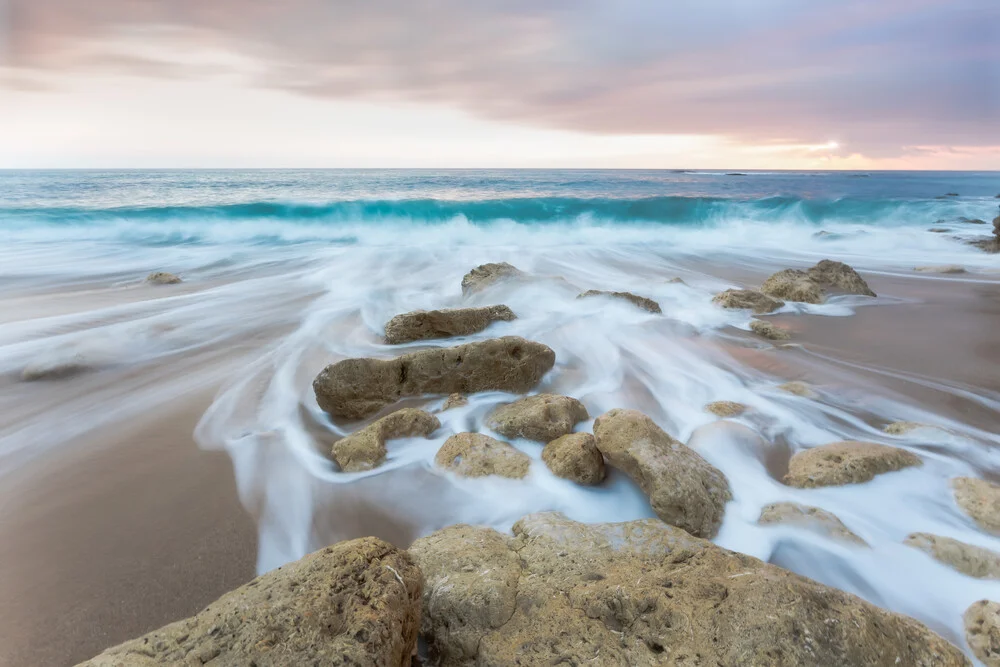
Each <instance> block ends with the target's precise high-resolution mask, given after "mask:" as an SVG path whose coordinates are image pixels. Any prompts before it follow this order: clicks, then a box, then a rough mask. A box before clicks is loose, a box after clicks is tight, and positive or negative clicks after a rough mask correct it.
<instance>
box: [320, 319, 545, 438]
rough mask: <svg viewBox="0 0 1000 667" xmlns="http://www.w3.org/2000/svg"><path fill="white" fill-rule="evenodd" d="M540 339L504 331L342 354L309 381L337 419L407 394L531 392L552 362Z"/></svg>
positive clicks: (375, 408) (374, 409)
mask: <svg viewBox="0 0 1000 667" xmlns="http://www.w3.org/2000/svg"><path fill="white" fill-rule="evenodd" d="M555 361H556V355H555V352H553V351H552V350H551V349H550V348H548V347H546V346H545V345H542V344H541V343H534V342H532V341H529V340H525V339H523V338H519V337H517V336H505V337H503V338H494V339H491V340H484V341H479V342H475V343H467V344H465V345H458V346H456V347H448V348H435V349H431V350H422V351H420V352H412V353H410V354H404V355H402V356H400V357H396V358H395V359H371V358H363V359H344V360H343V361H338V362H337V363H335V364H331V365H329V366H327V367H326V368H324V369H323V370H322V371H321V372H320V373H319V375H317V376H316V379H315V380H313V390H314V391H315V393H316V401H317V403H319V407H321V408H322V409H323V410H325V411H326V412H328V413H329V414H330V415H332V416H333V417H336V418H339V419H364V418H365V417H369V416H371V415H373V414H375V413H376V412H378V411H379V410H381V409H382V408H384V407H385V406H387V405H391V404H393V403H395V402H396V401H397V400H399V399H400V398H403V397H406V396H420V395H423V394H452V393H473V392H477V391H509V392H511V393H516V394H521V393H524V392H526V391H530V390H531V389H532V388H533V387H534V386H535V385H536V384H538V382H539V380H541V379H542V376H543V375H545V373H547V372H548V371H549V369H551V368H552V366H553V365H554V364H555Z"/></svg>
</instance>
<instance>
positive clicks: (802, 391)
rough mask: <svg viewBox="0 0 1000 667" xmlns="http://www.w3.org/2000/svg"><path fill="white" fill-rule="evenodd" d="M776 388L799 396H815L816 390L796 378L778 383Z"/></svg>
mask: <svg viewBox="0 0 1000 667" xmlns="http://www.w3.org/2000/svg"><path fill="white" fill-rule="evenodd" d="M778 389H780V390H781V391H784V392H787V393H789V394H795V395H796V396H801V397H802V398H816V392H814V391H813V390H812V387H810V386H809V385H808V384H806V383H805V382H799V381H798V380H795V381H792V382H786V383H785V384H779V385H778Z"/></svg>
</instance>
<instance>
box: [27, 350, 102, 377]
mask: <svg viewBox="0 0 1000 667" xmlns="http://www.w3.org/2000/svg"><path fill="white" fill-rule="evenodd" d="M92 370H94V366H93V365H92V364H91V363H90V362H88V361H87V360H86V359H85V358H84V357H83V356H82V355H79V356H76V355H74V356H72V357H70V358H68V359H67V358H55V359H39V360H37V361H33V362H32V363H30V364H28V365H27V366H25V367H24V370H22V371H21V380H22V381H24V382H37V381H39V380H63V379H65V378H69V377H73V376H74V375H80V374H81V373H87V372H89V371H92Z"/></svg>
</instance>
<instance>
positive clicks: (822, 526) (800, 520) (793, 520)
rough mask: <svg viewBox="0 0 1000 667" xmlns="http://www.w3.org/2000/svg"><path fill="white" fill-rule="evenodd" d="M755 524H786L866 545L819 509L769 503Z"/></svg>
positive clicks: (834, 517)
mask: <svg viewBox="0 0 1000 667" xmlns="http://www.w3.org/2000/svg"><path fill="white" fill-rule="evenodd" d="M757 523H758V524H760V525H762V526H767V525H771V524H779V523H780V524H786V525H790V526H798V527H801V528H805V529H807V530H811V531H813V532H816V533H820V534H822V535H826V536H827V537H832V538H835V539H839V540H844V541H847V542H853V543H854V544H858V545H861V546H868V543H867V542H865V541H864V540H863V539H861V538H860V537H858V536H857V535H855V534H854V533H853V532H851V530H850V529H849V528H848V527H847V526H845V525H844V522H843V521H841V520H840V519H839V518H838V517H837V515H835V514H832V513H830V512H827V511H826V510H824V509H820V508H819V507H809V506H808V505H799V504H798V503H787V502H786V503H771V504H770V505H765V506H764V507H763V508H762V509H761V511H760V518H759V519H758V520H757Z"/></svg>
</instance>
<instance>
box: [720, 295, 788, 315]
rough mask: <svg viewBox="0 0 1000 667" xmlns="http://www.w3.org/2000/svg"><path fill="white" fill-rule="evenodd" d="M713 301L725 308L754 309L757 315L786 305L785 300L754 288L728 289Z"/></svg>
mask: <svg viewBox="0 0 1000 667" xmlns="http://www.w3.org/2000/svg"><path fill="white" fill-rule="evenodd" d="M712 302H713V303H716V304H718V305H720V306H722V307H723V308H738V309H746V310H752V311H753V312H754V313H756V314H757V315H763V314H764V313H772V312H774V311H776V310H778V309H779V308H781V307H782V306H784V305H785V304H784V302H783V301H779V300H777V299H772V298H771V297H769V296H768V295H766V294H764V293H763V292H758V291H757V290H752V289H727V290H726V291H725V292H720V293H718V294H716V295H715V297H714V298H713V299H712Z"/></svg>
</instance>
